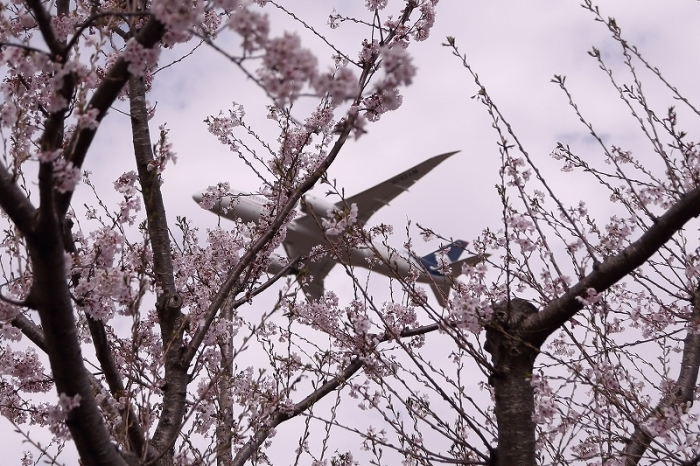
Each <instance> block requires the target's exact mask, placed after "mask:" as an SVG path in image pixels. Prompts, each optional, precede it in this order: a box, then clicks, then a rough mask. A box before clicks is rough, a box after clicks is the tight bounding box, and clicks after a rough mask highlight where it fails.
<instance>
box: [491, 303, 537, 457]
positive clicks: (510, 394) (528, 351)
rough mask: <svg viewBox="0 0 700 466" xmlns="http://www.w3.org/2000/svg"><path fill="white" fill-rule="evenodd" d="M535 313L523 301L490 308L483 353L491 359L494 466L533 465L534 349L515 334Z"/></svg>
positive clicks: (530, 306) (533, 308) (535, 355)
mask: <svg viewBox="0 0 700 466" xmlns="http://www.w3.org/2000/svg"><path fill="white" fill-rule="evenodd" d="M535 312H537V309H536V308H535V307H534V306H533V305H532V304H530V303H529V302H527V301H525V300H523V299H517V298H516V299H513V300H511V301H510V302H505V303H500V304H498V305H496V306H494V316H493V319H492V321H491V324H490V325H489V326H488V328H487V330H486V345H485V347H484V348H485V349H486V351H488V352H489V353H491V356H492V363H493V374H492V376H491V378H490V380H489V381H490V383H491V385H492V386H493V388H494V392H495V401H496V422H497V424H498V447H497V449H496V454H495V455H494V457H493V458H492V463H493V464H494V465H497V466H511V465H516V464H517V465H518V466H530V465H533V466H534V465H535V422H534V421H533V419H532V415H533V412H534V408H535V401H534V389H533V388H532V384H531V383H530V378H531V377H532V369H533V367H534V363H535V358H536V357H537V354H538V349H537V348H536V347H534V346H533V345H532V344H530V343H528V342H527V340H526V339H524V338H523V337H522V335H519V334H518V327H519V325H520V323H521V322H522V321H523V320H524V319H525V318H526V317H527V316H529V315H531V314H533V313H535Z"/></svg>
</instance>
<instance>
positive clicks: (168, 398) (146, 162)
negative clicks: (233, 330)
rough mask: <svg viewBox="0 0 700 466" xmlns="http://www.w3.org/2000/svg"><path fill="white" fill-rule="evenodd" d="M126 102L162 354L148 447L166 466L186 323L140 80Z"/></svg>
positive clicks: (176, 419)
mask: <svg viewBox="0 0 700 466" xmlns="http://www.w3.org/2000/svg"><path fill="white" fill-rule="evenodd" d="M129 101H130V111H131V128H132V133H133V142H134V154H135V156H136V166H137V168H138V174H139V182H140V184H141V193H142V195H143V201H144V204H145V209H146V215H147V218H148V225H147V228H148V237H149V239H150V241H151V248H152V249H153V272H154V274H155V277H156V285H157V286H158V288H159V294H158V296H157V299H156V310H157V312H158V321H159V323H160V331H161V338H162V341H163V352H164V355H163V358H164V368H165V386H164V387H163V409H162V412H161V416H160V418H159V419H158V425H157V427H156V430H155V433H154V434H153V438H152V440H151V446H152V447H153V448H154V449H155V451H156V452H157V453H158V461H157V463H156V464H158V465H161V464H163V465H167V464H172V460H173V457H172V454H170V453H171V451H172V448H173V446H174V444H175V441H176V440H177V436H178V434H179V433H180V426H181V425H182V420H183V418H184V416H185V411H186V405H185V402H186V398H187V384H188V383H189V376H188V375H187V365H186V364H183V363H182V358H181V355H182V353H183V351H184V342H183V333H184V329H185V325H186V319H185V316H184V315H183V314H182V312H181V309H180V307H181V306H182V298H181V297H180V295H179V294H178V293H177V290H176V288H175V278H174V273H173V263H172V259H171V251H170V238H169V236H168V223H167V219H166V216H165V204H164V203H163V196H162V195H161V192H160V175H159V174H158V173H157V171H156V170H155V169H154V167H153V162H154V159H153V148H152V146H151V135H150V131H149V128H148V112H147V108H146V90H145V85H144V82H143V79H142V78H140V77H136V76H132V77H131V78H130V79H129Z"/></svg>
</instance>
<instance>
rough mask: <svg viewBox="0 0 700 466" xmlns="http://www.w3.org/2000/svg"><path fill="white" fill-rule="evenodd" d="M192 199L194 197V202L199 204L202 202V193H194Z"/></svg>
mask: <svg viewBox="0 0 700 466" xmlns="http://www.w3.org/2000/svg"><path fill="white" fill-rule="evenodd" d="M192 199H194V202H196V203H197V204H200V203H201V202H202V193H194V194H193V195H192Z"/></svg>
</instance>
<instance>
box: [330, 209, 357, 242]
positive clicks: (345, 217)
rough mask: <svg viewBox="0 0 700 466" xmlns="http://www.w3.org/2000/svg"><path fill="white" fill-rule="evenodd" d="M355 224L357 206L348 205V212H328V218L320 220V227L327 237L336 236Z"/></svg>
mask: <svg viewBox="0 0 700 466" xmlns="http://www.w3.org/2000/svg"><path fill="white" fill-rule="evenodd" d="M355 223H357V204H355V203H354V202H353V203H352V204H351V205H350V209H349V210H348V211H338V210H333V211H330V210H329V211H328V217H327V218H323V219H321V225H322V226H323V228H324V229H325V231H326V234H327V235H329V236H337V235H340V234H341V233H343V232H345V231H346V230H347V229H348V228H350V227H352V226H353V225H354V224H355Z"/></svg>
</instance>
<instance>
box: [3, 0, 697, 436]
mask: <svg viewBox="0 0 700 466" xmlns="http://www.w3.org/2000/svg"><path fill="white" fill-rule="evenodd" d="M336 3H340V4H341V5H335V8H336V9H337V10H338V11H339V12H340V13H341V14H349V15H351V14H355V15H366V14H367V13H365V12H364V1H362V0H354V1H352V2H351V1H349V0H341V1H340V2H329V1H327V0H295V1H291V2H286V3H285V5H288V6H289V8H290V9H291V10H293V11H294V12H295V13H296V14H297V15H298V16H299V17H301V18H304V19H305V20H307V21H308V22H309V23H310V24H312V25H314V26H315V27H316V28H317V29H318V30H319V31H320V32H321V33H323V34H325V35H327V37H328V38H329V40H330V41H331V42H333V43H335V44H338V46H339V47H340V48H341V49H342V50H343V51H344V52H346V53H347V54H349V55H351V56H353V57H354V56H356V55H357V51H358V50H359V46H360V42H361V39H362V38H364V37H365V30H363V29H360V28H357V27H356V26H352V25H348V24H344V25H343V26H341V27H340V28H339V29H337V30H334V31H332V30H330V29H329V28H328V26H327V18H328V15H329V14H330V13H331V10H332V8H333V5H334V4H336ZM396 4H397V2H396V1H390V2H389V7H388V10H391V11H396ZM598 4H599V5H600V7H601V10H602V13H603V15H604V16H614V17H615V18H616V19H617V21H618V24H619V25H620V26H621V27H622V30H623V33H624V35H625V37H626V38H627V39H628V40H629V41H630V42H631V43H633V44H635V45H637V46H638V47H639V48H640V50H641V51H642V53H643V54H644V55H645V56H646V57H647V58H648V59H649V61H651V62H652V63H653V64H654V65H655V66H657V67H659V68H660V69H661V70H662V71H663V72H664V74H665V76H666V77H667V79H668V80H669V81H671V82H672V83H673V84H674V85H676V86H677V87H678V89H679V90H680V91H681V92H682V93H683V94H685V95H686V96H687V97H688V98H690V100H691V101H695V102H697V103H700V89H699V86H698V85H697V83H698V76H699V75H700V73H699V72H698V71H699V70H698V67H699V66H700V65H698V63H699V62H700V60H699V58H700V40H699V39H700V37H699V36H700V32H699V30H698V27H697V25H698V24H700V4H699V3H698V2H696V1H692V0H657V1H651V0H600V1H598ZM392 8H393V10H392ZM267 9H268V10H270V15H271V16H272V18H273V27H274V28H275V31H277V32H278V33H281V31H283V30H290V31H297V30H299V25H298V24H297V23H295V22H293V21H290V20H289V19H288V18H284V17H283V16H282V15H280V14H279V13H278V12H275V11H274V10H272V8H270V7H268V8H267ZM448 35H449V36H454V37H456V39H457V44H458V46H459V47H460V48H461V51H462V52H463V53H465V54H466V55H467V59H468V61H469V63H470V64H471V65H472V66H473V68H474V69H475V71H476V72H478V73H479V75H480V78H481V80H482V83H483V84H484V85H485V86H486V87H487V89H488V90H489V92H490V94H491V96H492V98H493V99H494V100H495V101H496V103H497V104H498V105H499V106H500V108H501V110H502V112H503V113H504V114H505V116H506V117H507V118H508V119H509V121H510V123H511V124H512V125H513V127H514V129H515V131H516V132H517V134H518V135H519V137H520V138H521V140H522V142H523V143H524V144H525V146H526V148H527V150H528V151H529V152H530V154H531V155H532V156H533V157H534V158H535V160H537V161H538V162H540V163H541V164H542V165H543V166H544V168H545V170H546V171H547V172H548V173H552V174H554V175H556V176H557V177H559V178H561V176H560V175H559V172H558V167H557V165H556V164H555V163H553V161H552V159H551V158H550V157H549V153H550V152H551V150H552V149H553V148H554V147H555V145H556V142H557V141H561V142H564V143H570V144H572V145H573V146H574V147H581V148H585V147H590V148H591V149H592V148H593V146H591V144H590V141H589V140H588V139H587V137H586V133H587V132H586V130H585V128H584V127H583V126H582V125H581V124H580V123H578V122H577V120H576V117H575V116H574V114H573V112H572V111H571V110H570V109H569V108H568V107H567V105H566V100H565V97H564V95H563V94H562V92H561V91H560V90H559V89H558V87H557V86H556V85H555V84H552V83H550V79H551V78H552V75H554V74H562V75H567V76H568V80H567V83H568V84H569V85H570V88H571V90H572V91H573V92H574V95H575V96H576V97H577V98H578V99H579V103H580V106H581V109H582V111H584V112H585V113H586V114H587V115H589V116H590V117H591V118H592V119H593V121H594V123H595V125H596V127H597V128H599V129H601V131H602V132H603V133H604V134H605V135H606V136H607V138H608V140H609V141H611V142H615V143H616V144H617V145H620V146H623V147H625V148H628V149H632V150H636V149H639V150H645V149H644V147H645V146H644V144H643V140H642V139H641V134H640V132H639V131H638V129H637V127H636V125H635V122H634V121H633V120H632V119H630V118H629V116H628V113H627V112H626V110H625V108H624V107H623V106H622V104H621V101H620V100H619V98H617V96H616V95H615V94H614V92H613V91H612V89H611V87H610V86H609V85H608V84H607V81H606V77H605V75H604V74H603V73H602V72H601V71H600V70H599V69H598V67H597V64H596V62H595V61H594V60H593V59H592V58H591V57H589V56H588V55H587V53H586V52H587V51H588V50H590V48H591V46H596V47H598V48H599V49H601V50H602V51H603V53H604V56H606V57H608V58H610V60H613V61H617V63H618V64H617V65H615V68H616V69H619V68H620V67H619V59H618V58H619V46H617V45H616V44H615V43H613V42H612V41H610V40H609V33H608V31H607V29H606V28H605V27H604V26H603V25H601V24H599V23H596V22H594V21H593V17H592V16H591V15H590V14H589V13H587V12H586V11H584V10H583V9H582V8H580V7H579V1H578V0H529V1H522V0H491V1H473V0H453V1H450V0H442V1H441V2H440V3H439V4H438V6H437V22H436V25H435V27H434V29H433V30H432V33H431V37H430V38H429V39H428V40H427V41H425V42H423V43H420V44H413V45H412V46H411V47H410V49H409V51H410V53H411V55H412V56H413V57H414V63H415V65H416V66H417V67H418V75H417V77H416V79H415V82H414V84H413V85H412V86H411V87H409V88H407V89H404V90H403V91H402V92H403V94H404V103H403V106H402V107H401V108H400V109H399V110H398V111H396V112H393V113H389V114H385V115H384V116H383V117H382V119H381V121H380V122H378V123H374V124H371V125H369V126H368V128H367V129H368V130H369V132H368V133H367V134H365V135H364V136H362V138H361V139H360V140H359V141H350V142H348V143H347V144H346V146H345V148H344V149H343V151H342V153H341V155H340V157H339V158H338V160H337V161H336V162H335V163H334V165H333V166H332V168H331V170H330V177H331V178H335V179H336V180H337V181H338V186H339V187H344V188H345V192H346V193H347V194H348V195H352V194H355V193H357V192H359V191H362V190H364V189H366V188H369V187H371V186H373V185H374V184H377V183H379V182H381V181H384V180H385V179H387V178H390V177H392V176H393V175H395V174H397V173H399V172H401V171H403V170H405V169H407V168H409V167H411V166H413V165H416V164H418V163H420V162H422V161H423V160H425V159H427V158H429V157H432V156H434V155H437V154H440V153H443V152H447V151H451V150H461V151H462V152H461V153H460V154H458V155H456V156H454V157H452V158H450V159H449V160H447V161H446V162H444V163H443V164H442V165H441V166H439V167H438V168H436V169H435V170H434V171H433V172H431V173H430V174H429V175H427V176H426V177H425V178H424V179H423V180H421V182H419V183H418V184H416V185H415V186H414V187H413V188H412V189H411V190H410V192H408V193H406V194H404V195H402V196H400V197H399V198H398V199H397V200H396V201H394V202H393V203H392V205H391V206H390V207H387V208H385V209H384V210H382V211H381V212H379V213H378V214H377V215H376V216H375V217H374V218H373V220H372V224H375V223H379V222H384V223H389V224H393V225H394V227H395V231H396V233H395V239H394V240H393V241H392V244H393V245H394V246H396V247H399V248H400V247H401V245H402V243H403V242H404V240H405V234H403V231H404V228H405V226H406V222H407V219H409V218H410V219H411V220H412V221H413V222H417V223H420V224H422V225H425V226H428V227H431V228H433V229H434V230H436V231H438V232H439V233H441V234H442V235H444V236H447V237H454V238H464V239H467V240H470V239H473V238H474V237H476V236H477V235H478V234H479V233H480V231H481V230H482V229H483V228H485V227H487V226H488V227H491V228H498V227H499V216H500V205H499V202H498V197H497V194H496V191H495V189H494V185H495V184H496V183H497V181H498V173H497V169H498V162H499V155H498V148H497V146H496V143H495V141H496V134H495V132H494V131H493V130H492V129H491V127H490V121H489V118H488V115H487V114H486V112H485V110H484V108H483V106H482V105H481V104H479V103H478V102H477V101H476V100H473V99H471V98H470V97H471V96H472V95H474V94H475V93H476V90H477V89H476V87H475V85H474V83H473V82H472V80H471V78H470V76H469V75H468V73H467V72H466V70H464V69H463V68H462V66H461V63H460V61H459V60H458V59H457V58H455V57H453V56H452V55H451V54H450V50H449V49H448V48H446V47H442V46H441V43H442V42H444V40H445V37H446V36H448ZM224 39H226V38H224ZM304 45H305V46H307V47H309V48H312V49H313V50H314V51H316V52H317V54H318V55H319V57H320V58H321V59H323V60H326V63H328V64H330V56H331V53H332V52H331V51H330V50H329V49H328V48H326V47H325V46H324V45H323V44H322V43H321V42H320V41H319V40H315V39H314V38H312V37H309V35H308V34H304ZM231 51H235V48H234V46H233V44H231ZM611 64H612V62H611ZM328 66H329V65H328ZM625 79H626V78H625ZM625 79H622V81H623V82H627V81H628V80H627V81H626V80H625ZM653 95H658V104H659V106H658V110H659V111H663V110H665V108H666V107H667V106H668V105H671V104H673V102H672V101H671V100H670V99H669V98H668V96H667V94H664V93H658V94H653ZM149 99H150V100H151V102H157V114H156V117H155V118H154V120H152V132H153V137H154V138H155V137H156V136H155V134H156V131H157V130H156V128H157V126H158V125H159V124H161V123H164V122H167V123H168V127H169V128H170V129H171V133H170V134H171V137H172V140H173V142H174V144H175V151H176V152H177V153H178V155H179V159H178V162H177V164H176V165H175V166H173V167H170V168H169V169H168V170H167V171H166V172H165V184H164V186H163V189H164V194H165V200H166V207H167V209H168V215H169V217H170V219H171V225H172V224H173V223H174V218H175V216H177V215H179V216H187V217H188V218H191V219H193V220H194V221H195V223H196V224H197V225H198V226H199V227H200V228H201V229H202V230H203V231H204V230H205V229H206V228H211V227H214V226H215V225H216V222H217V219H216V217H214V216H213V215H211V214H208V213H206V212H203V211H201V209H199V207H198V206H197V205H196V204H195V203H194V202H193V201H192V199H191V195H192V194H193V193H194V192H196V191H199V190H201V189H203V188H205V187H206V186H208V185H211V184H215V183H217V182H219V181H228V182H230V183H231V186H232V187H234V188H238V189H243V190H256V189H257V188H258V187H259V183H258V182H257V180H256V178H255V175H254V174H253V173H252V172H250V171H249V170H248V169H247V168H246V166H245V165H244V164H243V163H242V162H241V161H240V160H239V159H238V158H237V157H236V156H235V155H234V154H232V153H231V152H230V151H229V150H228V149H227V148H226V147H224V146H222V145H220V144H219V143H218V142H217V141H216V139H215V138H214V137H213V136H211V135H209V134H208V132H207V129H206V126H205V125H204V124H203V120H204V119H205V118H206V117H207V116H209V115H216V114H217V113H218V112H219V111H220V110H223V111H226V110H227V109H228V108H229V106H230V104H231V102H232V101H236V102H240V103H242V104H244V106H245V108H246V112H247V117H246V121H247V123H248V124H250V125H252V126H253V127H255V128H256V130H257V131H259V133H260V134H262V135H265V137H267V138H269V139H270V140H271V141H274V138H275V137H276V136H277V131H276V127H275V125H274V124H273V123H272V122H270V121H268V120H266V119H265V118H264V115H265V113H266V110H265V108H264V106H265V105H266V104H268V101H267V100H266V99H265V98H264V96H263V94H262V93H261V92H260V91H259V90H258V89H257V88H256V87H255V86H254V85H252V83H250V82H249V81H247V80H246V79H245V77H244V76H243V75H242V74H241V73H240V72H239V70H238V69H237V68H236V67H235V66H234V65H233V64H231V63H230V62H227V61H226V59H224V58H223V57H221V56H220V55H218V54H217V53H216V52H214V51H212V50H209V49H206V48H201V49H200V50H198V51H197V52H196V53H195V54H194V55H193V56H191V57H189V58H187V59H185V60H184V61H183V62H182V63H180V64H178V65H176V66H173V67H171V68H168V69H166V70H164V71H163V72H161V73H160V74H159V75H158V76H157V80H156V84H155V87H154V92H153V93H152V94H151V96H150V97H149ZM297 116H300V117H303V116H305V115H304V114H303V112H299V113H298V114H297ZM86 168H87V169H89V170H92V171H93V172H95V175H94V178H95V180H96V182H98V183H103V184H102V185H101V188H102V190H103V192H104V193H109V192H110V191H111V182H112V181H114V180H115V179H116V178H117V177H118V176H119V175H120V174H121V173H122V172H123V171H126V170H132V169H133V155H132V147H131V140H130V131H129V127H128V119H127V118H126V117H125V116H123V115H120V114H118V113H116V112H112V114H111V115H110V116H108V118H107V119H106V120H105V121H104V123H103V124H102V126H101V127H100V129H99V131H98V136H97V139H96V141H95V144H94V147H93V149H92V151H91V152H90V154H89V155H88V159H87V163H86ZM557 179H558V178H557ZM106 183H108V184H106ZM577 183H578V181H577V180H575V179H568V178H567V179H565V180H564V181H563V182H560V183H558V185H557V186H558V188H559V189H561V193H562V195H563V196H564V197H566V198H567V199H569V200H571V202H574V201H575V200H576V199H578V198H579V197H584V196H585V195H586V194H587V192H586V191H585V189H586V188H585V185H581V186H579V185H578V184H577ZM571 187H575V188H577V189H571ZM579 188H580V189H579ZM82 189H83V190H84V189H85V187H84V186H83V187H82ZM107 197H110V195H107ZM113 199H116V197H113ZM413 231H414V232H415V230H413ZM414 244H415V247H416V249H417V251H418V252H423V251H425V253H427V252H429V251H431V250H433V249H435V247H437V243H427V244H425V243H422V241H420V240H417V241H414ZM382 280H384V281H382ZM386 283H387V281H386V279H384V278H376V279H374V280H373V281H372V284H373V290H376V291H377V292H378V293H379V288H381V286H382V284H386ZM348 286H349V279H348V278H347V277H346V276H345V274H344V272H343V271H342V270H341V269H340V268H339V267H337V268H336V269H335V270H334V271H333V272H332V273H331V275H329V276H328V278H327V279H326V287H327V288H329V289H334V290H336V291H338V294H339V295H341V298H345V299H350V297H351V294H350V293H347V292H345V291H343V290H347V289H348ZM3 422H4V423H5V424H4V426H5V427H6V428H8V429H10V427H9V424H7V423H6V421H3ZM0 438H1V439H2V440H0V448H1V449H3V450H6V449H7V448H9V447H10V445H11V446H12V447H13V450H14V449H16V448H18V444H17V441H18V438H16V436H15V434H8V435H4V436H1V437H0Z"/></svg>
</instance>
